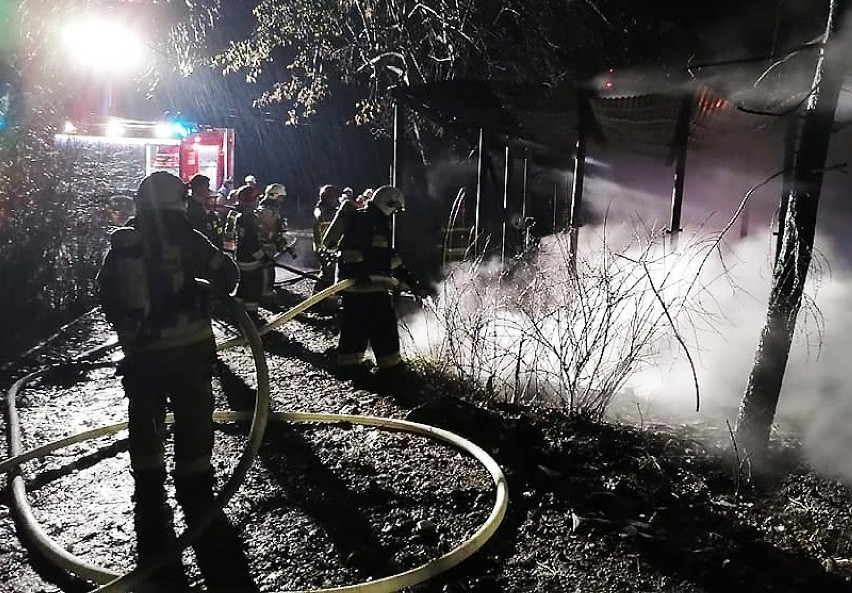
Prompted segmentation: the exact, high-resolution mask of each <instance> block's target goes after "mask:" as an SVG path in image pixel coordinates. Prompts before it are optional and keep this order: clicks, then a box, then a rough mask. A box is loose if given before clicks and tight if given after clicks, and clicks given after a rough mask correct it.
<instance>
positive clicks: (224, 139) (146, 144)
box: [55, 118, 234, 195]
mask: <svg viewBox="0 0 852 593" xmlns="http://www.w3.org/2000/svg"><path fill="white" fill-rule="evenodd" d="M55 141H56V145H57V146H58V147H59V148H60V149H61V150H62V153H63V154H64V155H66V158H67V163H68V170H69V173H68V177H69V178H68V179H67V181H68V182H69V183H70V184H72V185H74V186H77V187H80V184H84V185H85V186H86V187H87V188H89V189H90V190H92V191H93V193H97V194H100V195H106V194H119V193H132V192H134V191H135V190H136V188H137V187H138V186H139V183H140V182H141V181H142V179H143V178H144V177H145V176H146V175H149V174H151V173H153V172H154V171H168V172H169V173H173V174H174V175H177V176H178V177H180V178H181V179H182V180H183V181H184V182H188V181H189V179H190V178H191V177H192V176H193V175H195V174H197V173H200V174H203V175H206V176H207V177H209V178H210V185H211V187H213V188H214V189H215V188H217V187H220V186H221V185H222V182H223V181H224V180H225V179H227V178H233V176H234V130H233V129H232V128H216V127H211V126H204V125H199V124H195V123H189V122H185V121H181V120H178V119H172V120H169V121H141V120H131V119H123V118H104V119H86V120H81V121H76V122H74V121H68V122H66V123H65V126H64V129H63V131H62V133H60V134H57V135H56V137H55Z"/></svg>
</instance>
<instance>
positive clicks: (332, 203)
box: [313, 185, 340, 293]
mask: <svg viewBox="0 0 852 593" xmlns="http://www.w3.org/2000/svg"><path fill="white" fill-rule="evenodd" d="M339 200H340V188H339V187H337V186H336V185H323V186H322V187H321V188H320V191H319V199H318V200H317V203H316V206H315V207H314V228H313V238H314V253H316V255H317V258H318V259H319V263H320V279H319V280H317V283H316V284H315V285H314V293H317V292H319V291H321V290H323V289H325V288H328V287H329V286H331V285H332V284H334V262H335V253H334V251H332V250H329V249H326V247H325V246H324V245H323V242H322V238H323V235H325V232H326V230H327V229H328V226H329V225H330V224H331V221H332V220H333V219H334V215H335V214H336V213H337V208H338V206H339V205H340V202H339Z"/></svg>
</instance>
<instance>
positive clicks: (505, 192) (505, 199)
mask: <svg viewBox="0 0 852 593" xmlns="http://www.w3.org/2000/svg"><path fill="white" fill-rule="evenodd" d="M511 156H512V155H511V154H510V153H509V146H508V145H506V151H505V153H504V159H503V160H504V161H505V162H504V163H503V225H502V231H503V240H502V242H501V247H500V263H501V264H503V263H505V261H506V224H507V222H508V221H507V220H506V216H507V214H508V210H509V167H510V165H511V163H512V161H511Z"/></svg>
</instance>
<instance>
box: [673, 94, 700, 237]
mask: <svg viewBox="0 0 852 593" xmlns="http://www.w3.org/2000/svg"><path fill="white" fill-rule="evenodd" d="M693 103H694V97H693V95H692V93H685V94H684V95H683V97H681V100H680V108H679V109H678V114H677V124H676V125H675V137H674V149H675V151H677V154H676V159H677V161H676V163H675V172H674V186H673V187H672V213H671V220H670V221H669V230H668V232H669V234H670V235H671V244H670V249H671V251H672V252H674V251H677V239H678V235H679V234H680V232H681V231H682V230H683V229H681V228H680V222H681V214H682V212H683V185H684V181H685V179H686V149H687V147H688V145H689V120H690V118H691V117H692V104H693Z"/></svg>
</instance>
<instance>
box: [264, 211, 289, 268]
mask: <svg viewBox="0 0 852 593" xmlns="http://www.w3.org/2000/svg"><path fill="white" fill-rule="evenodd" d="M257 222H258V227H259V234H260V244H261V247H262V248H263V251H264V252H265V253H266V255H267V256H269V258H270V259H272V258H274V257H275V255H276V254H277V253H280V252H282V251H286V250H287V249H288V244H287V219H286V218H284V217H283V216H281V210H280V208H279V206H278V201H277V200H271V199H269V198H264V199H262V200H261V201H260V204H259V205H258V208H257Z"/></svg>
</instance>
